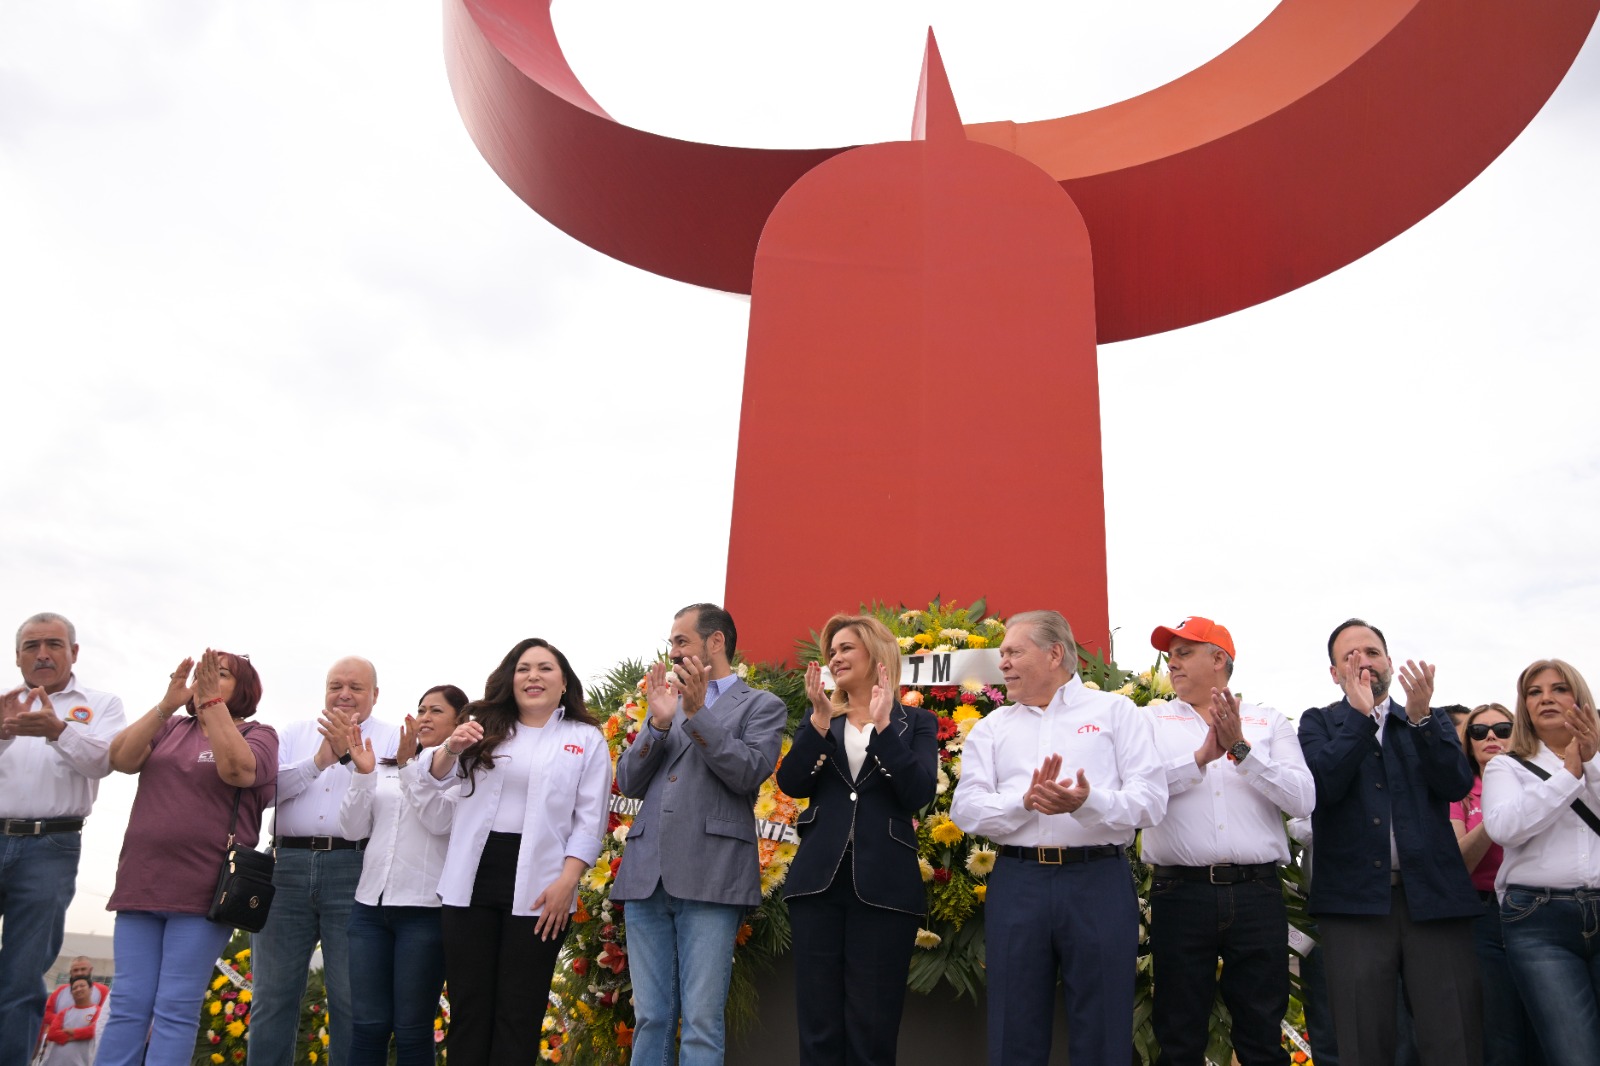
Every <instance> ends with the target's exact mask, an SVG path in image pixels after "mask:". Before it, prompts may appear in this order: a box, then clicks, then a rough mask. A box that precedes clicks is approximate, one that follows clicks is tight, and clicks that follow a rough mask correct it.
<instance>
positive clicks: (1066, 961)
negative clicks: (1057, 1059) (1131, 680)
mask: <svg viewBox="0 0 1600 1066" xmlns="http://www.w3.org/2000/svg"><path fill="white" fill-rule="evenodd" d="M1000 672H1001V674H1002V676H1003V677H1004V679H1005V683H1006V694H1007V696H1008V697H1009V698H1010V699H1011V701H1012V702H1011V703H1010V704H1008V705H1006V706H1004V707H1000V708H998V709H996V710H994V711H991V712H990V713H989V714H988V715H987V716H986V717H984V718H982V719H980V720H979V722H978V724H977V725H976V726H974V727H973V728H972V732H971V733H969V734H968V735H967V739H966V742H965V743H964V744H963V745H962V749H961V750H962V757H961V781H960V783H959V784H958V785H956V793H955V797H954V798H953V800H952V802H951V806H950V818H951V820H952V821H954V822H955V824H956V825H957V826H958V827H959V828H961V829H962V830H963V831H965V832H968V833H973V834H976V835H978V836H985V837H988V838H989V839H990V840H992V841H994V842H995V844H996V845H998V850H999V852H1000V855H999V858H998V859H997V860H996V861H995V867H994V870H993V872H992V873H990V874H989V882H988V883H989V892H988V896H987V897H986V899H985V901H984V913H985V915H986V916H987V917H986V920H985V926H984V944H985V948H984V951H985V955H986V957H987V958H988V960H989V961H988V983H989V1034H988V1040H989V1063H990V1066H1043V1064H1044V1063H1046V1062H1048V1061H1049V1058H1050V1038H1051V1024H1052V1019H1053V1018H1054V1015H1055V1011H1054V1009H1053V1003H1054V1000H1055V996H1056V988H1057V986H1058V983H1059V985H1060V986H1061V987H1063V988H1064V991H1065V996H1066V1008H1067V1043H1068V1048H1069V1050H1070V1053H1071V1054H1070V1057H1071V1060H1072V1061H1073V1062H1076V1063H1117V1062H1121V1061H1123V1060H1125V1059H1126V1058H1127V1057H1128V1054H1129V1034H1130V1033H1131V1032H1132V1031H1133V991H1134V980H1135V964H1136V959H1137V955H1138V947H1139V901H1138V898H1137V897H1136V896H1135V895H1134V891H1133V875H1132V873H1131V871H1130V869H1129V866H1128V852H1127V849H1128V845H1130V844H1131V843H1133V836H1134V833H1135V832H1136V831H1137V830H1139V829H1140V828H1143V827H1147V826H1151V825H1155V824H1156V823H1158V822H1160V821H1161V818H1162V815H1163V814H1165V813H1166V809H1167V782H1166V774H1165V772H1164V771H1163V770H1162V768H1161V763H1160V760H1159V759H1158V758H1157V756H1156V746H1155V736H1154V733H1153V730H1152V727H1151V723H1150V716H1149V715H1148V714H1147V713H1145V712H1144V711H1143V710H1141V709H1140V708H1138V707H1136V706H1134V704H1133V701H1132V700H1130V699H1128V698H1126V697H1124V696H1114V695H1112V694H1111V693H1108V692H1096V691H1093V690H1091V689H1089V688H1086V687H1085V686H1084V684H1083V682H1082V681H1081V680H1079V678H1078V644H1077V642H1076V641H1075V640H1073V638H1072V630H1071V628H1070V627H1069V626H1068V625H1067V620H1066V619H1065V618H1063V617H1062V616H1061V615H1060V613H1059V612H1056V611H1025V612H1023V613H1022V614H1018V615H1014V616H1013V617H1012V618H1011V620H1010V621H1009V622H1008V623H1007V624H1006V635H1005V639H1004V641H1003V642H1002V643H1001V645H1000ZM1090 900H1092V901H1093V904H1092V905H1086V901H1090ZM1287 961H1288V960H1287V959H1285V964H1286V965H1287ZM1058 975H1059V982H1058Z"/></svg>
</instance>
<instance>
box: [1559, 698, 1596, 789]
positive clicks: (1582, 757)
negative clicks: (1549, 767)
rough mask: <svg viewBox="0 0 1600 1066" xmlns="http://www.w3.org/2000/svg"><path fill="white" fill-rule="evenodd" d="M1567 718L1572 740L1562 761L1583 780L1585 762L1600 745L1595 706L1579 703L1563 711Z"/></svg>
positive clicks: (1574, 775)
mask: <svg viewBox="0 0 1600 1066" xmlns="http://www.w3.org/2000/svg"><path fill="white" fill-rule="evenodd" d="M1562 715H1563V717H1564V718H1565V719H1566V723H1567V729H1568V730H1569V731H1570V732H1571V733H1572V740H1570V741H1569V742H1568V743H1567V750H1566V751H1564V752H1563V753H1562V762H1563V764H1565V766H1566V768H1567V770H1568V771H1570V772H1571V774H1572V776H1573V777H1576V778H1578V779H1579V780H1582V778H1583V764H1584V763H1586V762H1588V761H1589V760H1590V759H1592V758H1594V756H1595V751H1596V748H1597V747H1600V736H1597V735H1596V733H1595V728H1594V708H1593V707H1591V706H1589V705H1588V704H1578V705H1575V706H1573V707H1569V708H1567V709H1566V710H1565V711H1563V712H1562Z"/></svg>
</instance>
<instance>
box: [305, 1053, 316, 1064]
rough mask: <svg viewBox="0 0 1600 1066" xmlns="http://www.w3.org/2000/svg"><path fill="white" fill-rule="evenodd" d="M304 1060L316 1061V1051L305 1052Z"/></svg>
mask: <svg viewBox="0 0 1600 1066" xmlns="http://www.w3.org/2000/svg"><path fill="white" fill-rule="evenodd" d="M306 1060H307V1061H308V1062H316V1061H317V1053H316V1052H315V1051H308V1052H306Z"/></svg>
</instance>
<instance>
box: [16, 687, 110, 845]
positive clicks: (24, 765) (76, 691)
mask: <svg viewBox="0 0 1600 1066" xmlns="http://www.w3.org/2000/svg"><path fill="white" fill-rule="evenodd" d="M50 705H51V706H52V707H54V708H55V711H56V717H57V718H60V719H61V720H62V721H64V722H66V723H67V727H66V728H65V729H63V730H62V731H61V736H60V738H59V739H57V740H54V741H51V740H46V739H45V738H44V737H10V738H7V739H3V740H0V818H26V819H30V820H42V819H48V818H87V817H88V816H89V811H90V810H91V809H92V808H93V807H94V800H95V796H96V795H98V794H99V791H100V779H101V778H102V777H105V776H106V775H107V774H109V773H110V772H111V756H110V752H111V740H112V738H113V737H115V736H116V735H117V734H118V733H120V732H122V727H123V726H124V725H126V724H127V723H126V721H125V720H124V717H123V713H122V701H121V700H120V699H118V698H117V697H115V696H113V695H111V694H110V693H109V692H96V691H95V690H94V689H92V688H84V687H83V686H81V685H79V684H78V675H77V674H73V675H72V676H71V677H69V678H67V687H66V688H64V689H62V690H61V691H60V692H56V693H53V694H52V695H51V696H50ZM25 709H26V710H30V711H37V710H38V709H39V708H38V707H37V706H29V707H27V708H25Z"/></svg>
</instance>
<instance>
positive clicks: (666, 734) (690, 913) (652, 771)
mask: <svg viewBox="0 0 1600 1066" xmlns="http://www.w3.org/2000/svg"><path fill="white" fill-rule="evenodd" d="M737 639H738V631H737V630H736V629H735V628H734V625H733V617H732V616H731V615H729V614H728V612H727V611H724V610H723V609H722V608H721V607H718V606H717V605H716V604H712V603H696V604H692V605H690V606H688V607H685V608H684V609H683V610H681V611H679V612H678V613H677V615H676V617H674V619H673V622H672V635H671V637H670V638H669V642H670V646H671V650H670V652H669V655H670V657H671V659H672V668H671V670H670V671H669V670H668V669H667V665H666V664H665V663H656V664H654V665H653V666H651V667H650V670H649V672H648V673H647V674H646V675H645V677H646V690H645V696H646V700H647V702H648V704H649V717H648V718H647V719H646V721H645V722H644V724H643V725H641V726H640V727H639V733H638V735H637V736H636V737H635V738H634V740H633V743H632V744H630V745H629V746H628V750H627V751H625V752H623V753H622V757H621V758H620V759H618V760H617V788H618V789H619V790H620V791H621V792H622V794H623V795H625V796H631V797H633V798H635V799H639V800H642V801H643V805H642V806H641V807H640V809H639V813H638V815H637V816H636V817H635V818H634V821H633V826H632V827H631V828H630V830H629V831H628V840H627V845H626V847H625V848H624V850H623V853H622V865H621V866H619V867H618V869H617V880H616V883H615V884H614V885H613V886H612V888H611V898H612V899H614V900H626V901H627V918H628V920H627V926H626V937H627V950H628V970H629V973H630V974H631V975H632V976H633V998H634V1010H635V1013H636V1014H637V1021H638V1024H637V1027H636V1028H635V1029H634V1033H633V1061H634V1062H638V1063H651V1064H655V1063H662V1062H671V1061H672V1054H671V1052H672V1044H673V1041H674V1039H675V1037H676V1036H677V1034H678V1031H679V1019H680V1017H681V1018H682V1038H681V1041H680V1044H679V1052H678V1058H677V1061H678V1063H679V1066H721V1063H722V1059H723V1052H724V1050H725V1047H726V1031H725V1028H724V1024H723V1021H724V1019H723V1011H724V1007H725V1006H726V1004H727V1000H728V981H729V978H730V977H731V976H732V974H733V944H734V937H735V935H736V934H737V933H738V931H739V921H740V919H741V918H742V917H743V916H744V913H745V912H746V911H747V910H749V909H750V908H752V907H755V906H757V905H759V904H760V902H761V866H760V860H759V857H758V856H757V853H756V818H755V802H756V794H757V792H758V791H759V790H760V788H761V783H762V782H763V781H765V780H766V779H767V778H768V777H769V776H771V774H772V769H773V767H774V766H776V765H777V762H778V752H779V749H780V747H781V746H782V744H783V731H784V727H785V726H787V725H788V722H789V713H788V710H787V709H786V708H785V707H784V705H783V701H782V700H780V699H779V698H778V697H777V696H774V695H773V694H772V693H770V692H763V691H761V690H759V689H752V688H751V687H750V686H749V685H746V684H745V683H744V682H743V681H741V680H739V678H738V677H737V676H735V675H734V672H733V665H732V664H733V653H734V645H735V643H736V641H737Z"/></svg>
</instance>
